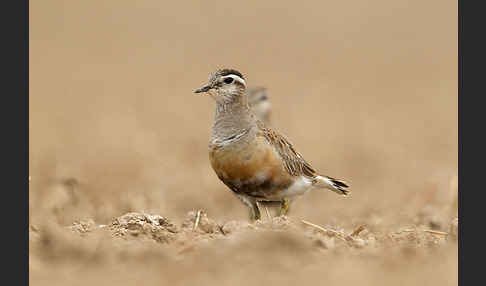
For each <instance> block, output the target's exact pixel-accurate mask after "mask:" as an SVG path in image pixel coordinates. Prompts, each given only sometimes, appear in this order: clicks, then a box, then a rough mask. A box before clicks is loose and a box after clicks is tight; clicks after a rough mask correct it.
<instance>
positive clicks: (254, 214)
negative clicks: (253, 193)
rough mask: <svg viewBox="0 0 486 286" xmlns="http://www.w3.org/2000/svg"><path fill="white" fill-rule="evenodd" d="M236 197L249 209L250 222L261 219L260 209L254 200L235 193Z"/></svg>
mask: <svg viewBox="0 0 486 286" xmlns="http://www.w3.org/2000/svg"><path fill="white" fill-rule="evenodd" d="M235 194H236V196H237V197H238V198H239V199H240V200H241V201H242V202H243V203H244V204H245V205H247V206H248V208H249V209H250V220H259V219H261V218H262V215H261V214H260V209H259V208H258V204H257V201H256V199H255V198H253V197H250V196H247V195H244V194H241V193H235Z"/></svg>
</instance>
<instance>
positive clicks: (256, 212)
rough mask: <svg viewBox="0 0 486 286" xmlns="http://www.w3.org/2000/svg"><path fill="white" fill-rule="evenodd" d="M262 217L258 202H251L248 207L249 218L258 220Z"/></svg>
mask: <svg viewBox="0 0 486 286" xmlns="http://www.w3.org/2000/svg"><path fill="white" fill-rule="evenodd" d="M261 218H262V215H261V213H260V209H259V208H258V204H257V203H256V201H254V202H253V203H252V206H251V207H250V219H252V220H260V219H261Z"/></svg>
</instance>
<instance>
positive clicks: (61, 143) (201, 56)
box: [29, 0, 463, 286]
mask: <svg viewBox="0 0 486 286" xmlns="http://www.w3.org/2000/svg"><path fill="white" fill-rule="evenodd" d="M30 17H31V18H30V113H29V115H30V116H29V124H30V126H29V127H30V129H29V136H30V146H29V174H30V176H31V180H30V184H29V187H30V188H29V207H30V208H29V210H30V212H29V216H30V220H29V222H30V225H29V231H30V257H29V262H30V263H29V270H30V272H29V274H30V282H31V285H104V286H109V285H117V286H123V285H165V284H172V285H188V284H195V283H197V285H247V284H271V285H275V284H280V285H295V284H306V285H307V284H314V285H321V284H325V283H326V284H327V285H343V286H344V285H357V284H359V285H440V286H444V285H456V284H457V276H458V272H457V267H458V263H457V260H458V251H457V225H458V220H457V194H458V187H457V185H458V184H457V183H458V182H457V173H458V170H457V168H458V155H457V154H458V152H457V150H458V126H457V2H454V1H449V0H446V1H443V0H441V1H439V0H427V1H419V0H412V1H385V0H376V1H358V0H352V1H345V2H343V1H341V2H340V1H331V2H329V1H327V2H326V1H250V2H248V3H246V2H245V3H244V4H243V3H236V2H228V1H211V2H205V3H196V2H184V1H180V3H179V2H170V3H169V2H164V1H155V0H144V1H118V0H117V1H115V0H104V1H94V0H86V1H61V0H45V1H31V3H30ZM218 67H231V68H236V69H238V70H239V71H241V72H242V73H243V74H244V75H245V80H246V82H247V83H248V84H249V85H261V86H265V87H267V89H268V92H269V94H270V97H271V102H272V125H273V127H275V128H276V129H277V130H279V131H280V132H281V133H283V134H284V135H286V137H288V138H289V139H290V141H292V143H293V144H294V145H295V147H296V148H297V150H298V151H299V152H300V153H301V154H302V155H303V156H304V158H305V159H306V160H307V161H309V163H310V164H311V165H312V166H313V167H314V168H315V169H317V170H318V171H320V172H321V173H323V174H324V175H329V176H332V177H336V178H342V179H345V180H346V181H347V182H349V184H350V185H351V191H352V194H351V195H350V196H349V197H347V198H342V197H339V196H337V195H336V194H334V193H332V192H328V191H325V192H319V191H317V192H310V193H308V194H306V195H305V196H303V197H301V198H299V199H298V200H296V201H295V202H293V203H292V205H291V210H290V212H289V215H288V217H284V218H278V217H274V218H269V217H268V216H267V215H266V212H265V211H264V210H263V211H262V214H263V220H262V221H261V222H257V223H250V222H249V221H248V218H247V217H248V210H247V209H246V207H245V206H243V205H242V204H241V203H240V201H239V200H238V199H236V198H235V197H234V196H233V195H232V194H231V192H230V191H229V190H228V189H227V188H226V186H224V185H223V184H222V183H221V182H220V181H219V180H218V178H217V177H216V175H215V174H214V172H213V170H212V169H211V167H210V164H209V159H208V150H207V146H208V141H209V129H210V126H211V120H212V117H213V115H214V103H213V102H212V101H211V99H210V98H207V97H203V96H195V95H194V94H193V93H192V91H193V90H194V89H196V88H198V87H200V86H201V85H202V84H204V83H205V81H206V80H207V77H208V76H209V74H210V73H211V72H212V71H214V69H216V68H218ZM461 191H463V190H461ZM199 210H201V212H200V219H199V223H198V226H197V228H195V229H194V225H195V221H196V217H197V213H198V211H199ZM269 211H270V215H272V216H274V214H275V209H274V208H270V210H269ZM302 221H306V222H308V223H311V224H314V225H315V226H311V225H309V224H305V223H303V222H302ZM361 226H362V228H360V227H361ZM320 228H323V229H324V230H322V229H320ZM353 233H354V234H353ZM352 234H353V235H352Z"/></svg>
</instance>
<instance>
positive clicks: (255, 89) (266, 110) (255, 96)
mask: <svg viewBox="0 0 486 286" xmlns="http://www.w3.org/2000/svg"><path fill="white" fill-rule="evenodd" d="M246 95H247V96H248V105H249V106H250V109H251V111H253V114H255V116H256V117H257V118H258V119H260V120H261V121H262V122H263V123H264V124H265V126H270V114H271V104H270V95H269V94H268V90H267V88H265V87H263V86H249V87H248V88H247V89H246Z"/></svg>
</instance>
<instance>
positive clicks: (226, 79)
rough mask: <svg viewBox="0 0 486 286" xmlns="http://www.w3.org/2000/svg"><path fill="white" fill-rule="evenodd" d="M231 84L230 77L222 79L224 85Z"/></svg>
mask: <svg viewBox="0 0 486 286" xmlns="http://www.w3.org/2000/svg"><path fill="white" fill-rule="evenodd" d="M232 82H233V78H232V77H227V78H225V79H224V83H227V84H230V83H232Z"/></svg>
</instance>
